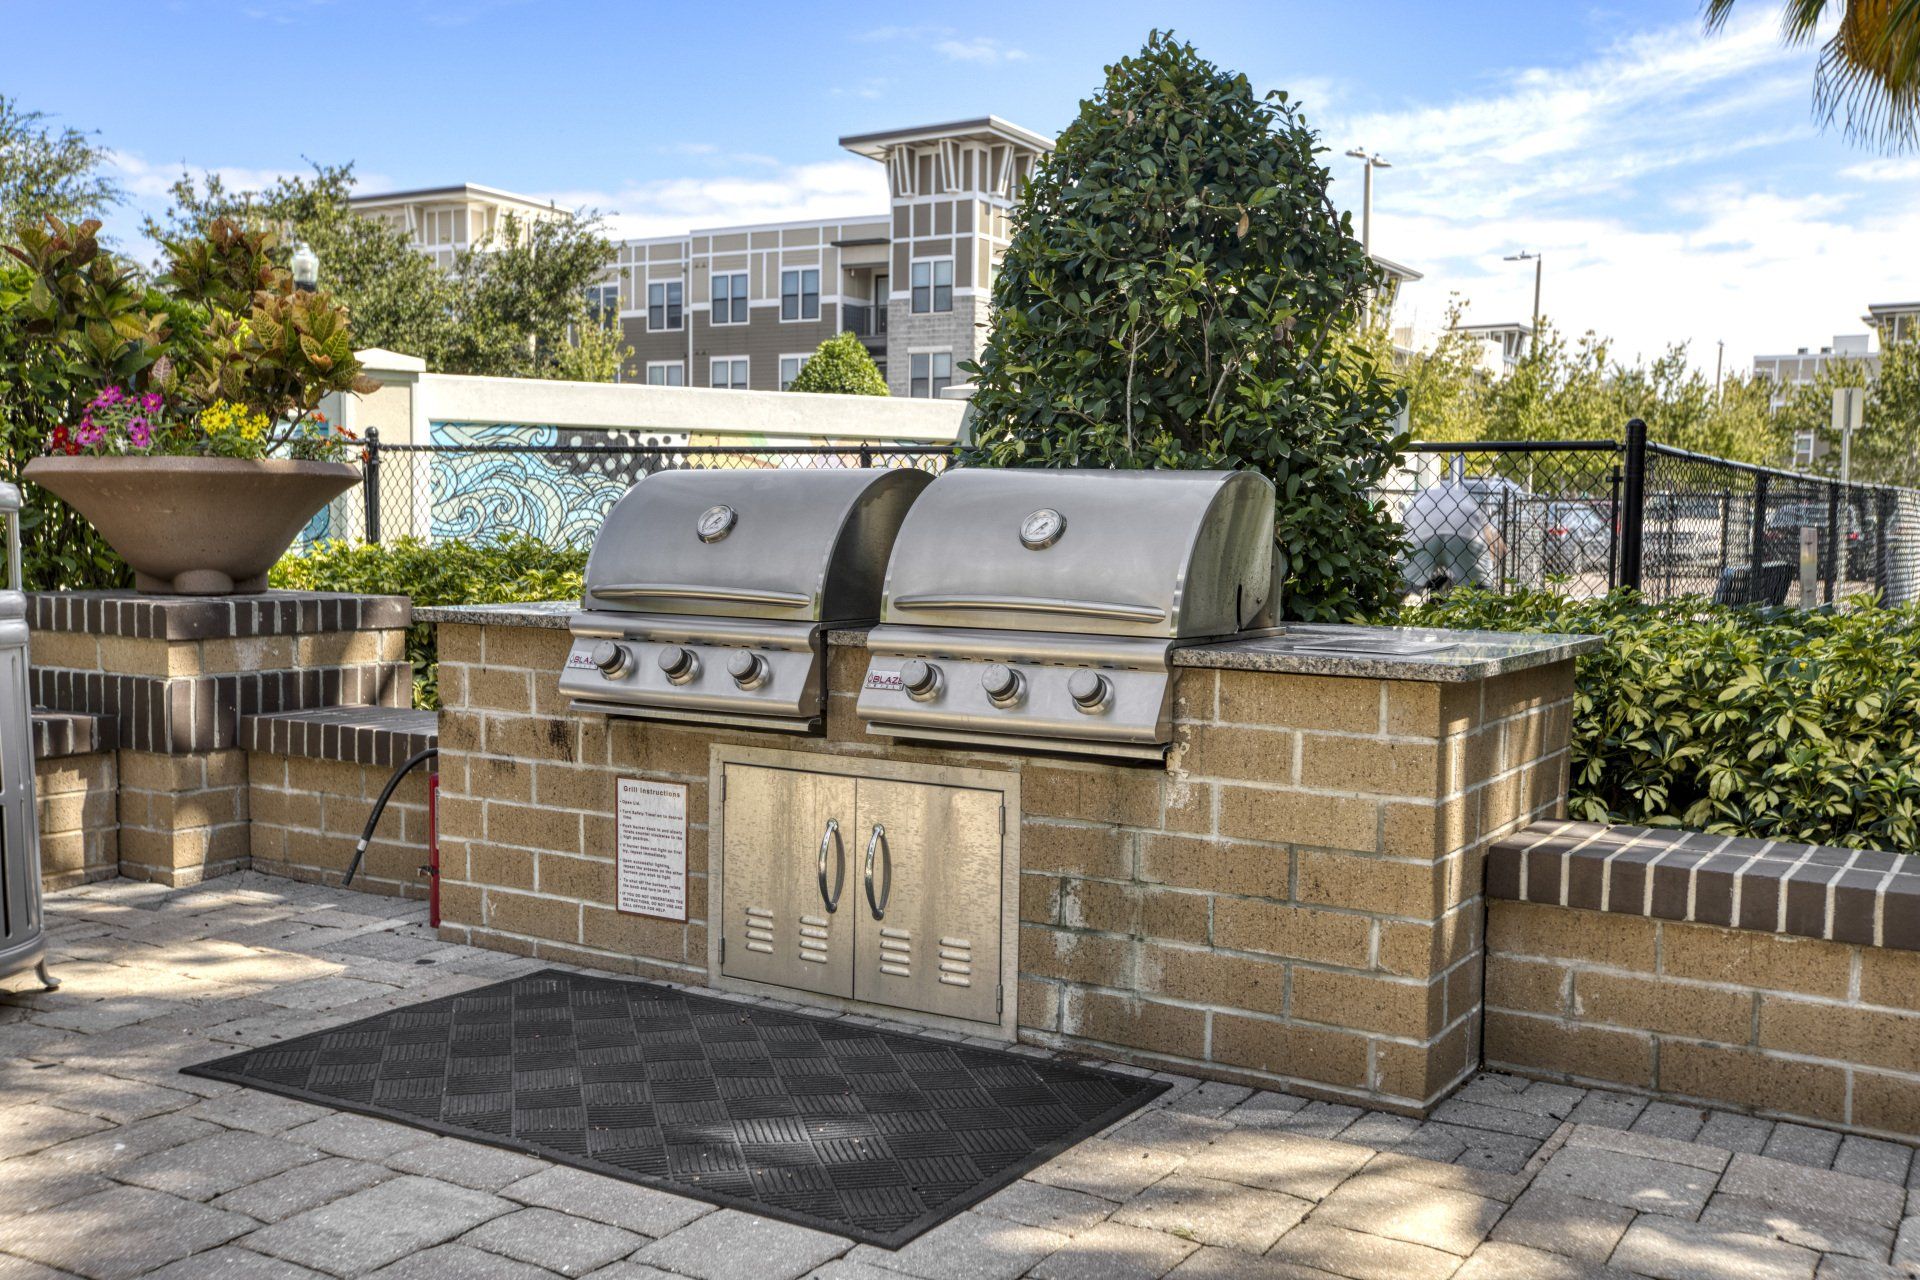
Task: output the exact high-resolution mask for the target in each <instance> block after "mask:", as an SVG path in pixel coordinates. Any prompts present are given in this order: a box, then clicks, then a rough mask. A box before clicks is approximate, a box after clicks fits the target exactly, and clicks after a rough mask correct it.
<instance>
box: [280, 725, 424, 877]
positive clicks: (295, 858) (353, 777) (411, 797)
mask: <svg viewBox="0 0 1920 1280" xmlns="http://www.w3.org/2000/svg"><path fill="white" fill-rule="evenodd" d="M427 768H428V767H427V766H422V767H420V768H418V769H415V770H414V771H413V773H411V774H409V775H408V776H407V778H406V780H405V781H403V782H402V783H401V784H400V786H399V787H398V788H396V789H395V791H394V793H393V797H392V799H390V800H388V801H387V807H386V810H385V812H384V813H382V814H381V816H380V825H379V828H378V829H377V830H376V831H375V833H374V840H373V843H371V844H369V845H368V846H367V856H366V858H365V859H364V860H363V861H362V862H361V864H360V870H359V871H358V872H357V873H355V875H354V878H353V887H354V888H355V889H356V890H359V891H361V892H364V893H382V894H387V895H390V896H393V897H407V898H424V897H426V896H427V889H428V885H429V881H428V879H427V877H425V876H423V875H421V874H420V868H421V867H422V866H424V865H426V863H427V859H428V856H429V853H428V835H429V831H428V814H427ZM392 775H393V770H392V769H391V768H389V767H388V766H386V765H360V764H347V763H341V762H338V761H333V760H311V759H307V758H306V757H303V756H278V755H268V754H266V753H264V752H254V753H252V754H251V755H250V756H249V758H248V761H247V807H248V812H249V815H250V822H249V828H248V830H249V836H250V843H249V849H250V852H251V853H252V857H253V869H254V870H255V871H265V872H268V873H270V874H272V875H282V876H289V877H291V878H293V879H295V880H308V881H313V882H316V883H319V884H339V883H340V882H341V879H342V877H344V876H345V874H346V870H347V865H348V863H350V862H351V861H352V859H353V849H354V846H355V845H356V844H357V843H358V842H359V840H360V832H361V830H362V829H363V828H365V826H366V824H367V815H368V814H369V813H371V812H372V811H373V803H374V801H375V800H377V799H378V798H379V796H380V789H381V788H382V787H384V786H386V784H387V779H388V778H389V777H391V776H392Z"/></svg>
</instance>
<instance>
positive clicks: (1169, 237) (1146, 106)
mask: <svg viewBox="0 0 1920 1280" xmlns="http://www.w3.org/2000/svg"><path fill="white" fill-rule="evenodd" d="M1322 151H1323V148H1321V147H1320V145H1319V142H1318V139H1317V138H1316V136H1315V135H1314V134H1313V132H1312V131H1311V130H1309V129H1308V128H1307V127H1306V125H1305V124H1304V123H1303V122H1302V121H1301V120H1300V118H1299V116H1298V114H1297V113H1296V111H1295V109H1294V107H1293V105H1292V104H1291V103H1290V102H1289V101H1288V99H1287V96H1286V95H1285V94H1284V93H1272V94H1268V95H1266V96H1264V97H1262V96H1261V95H1259V94H1256V93H1255V92H1254V91H1253V88H1252V86H1251V85H1250V84H1249V83H1248V81H1247V78H1246V77H1245V76H1243V75H1237V74H1230V73H1228V72H1225V71H1222V70H1221V69H1220V68H1219V67H1217V66H1215V65H1214V64H1213V63H1211V62H1208V61H1206V60H1205V59H1204V58H1202V57H1200V55H1199V54H1198V53H1197V52H1195V50H1194V48H1193V46H1192V45H1190V44H1186V43H1183V42H1180V41H1177V40H1175V39H1174V38H1173V36H1171V35H1170V34H1163V33H1160V32H1155V33H1153V35H1152V36H1151V37H1150V38H1149V39H1148V41H1147V44H1146V46H1145V47H1144V48H1143V49H1142V50H1141V51H1140V52H1139V54H1137V55H1136V56H1134V57H1130V58H1124V59H1122V60H1120V61H1119V62H1117V63H1115V64H1114V65H1112V66H1111V67H1109V68H1107V78H1106V83H1105V84H1104V85H1103V86H1102V87H1101V89H1100V91H1099V92H1098V93H1096V94H1095V95H1094V96H1093V97H1091V98H1089V99H1087V100H1086V101H1085V102H1083V103H1082V104H1081V108H1080V114H1079V116H1078V118H1076V119H1075V120H1074V122H1073V123H1072V124H1070V125H1069V126H1068V127H1067V129H1066V132H1064V133H1063V134H1062V135H1061V136H1060V140H1059V144H1058V146H1057V148H1056V149H1055V150H1054V152H1053V153H1052V154H1051V155H1050V156H1048V157H1046V158H1045V159H1044V160H1043V161H1042V162H1041V163H1040V165H1039V166H1038V168H1037V170H1036V172H1035V174H1034V177H1033V179H1032V181H1031V183H1030V184H1029V185H1028V187H1027V189H1026V191H1025V192H1024V193H1023V195H1022V198H1021V200H1020V203H1019V206H1018V208H1017V210H1016V211H1015V217H1014V230H1013V238H1012V242H1011V244H1010V245H1009V246H1008V249H1007V252H1006V256H1005V258H1004V260H1003V261H1002V263H1001V265H1000V269H999V274H998V275H997V277H996V278H995V281H994V286H993V331H992V334H991V336H990V337H989V339H988V342H987V345H986V349H985V351H984V353H983V354H982V356H981V359H980V362H979V364H978V366H977V367H975V368H973V369H972V372H973V373H974V381H975V385H976V387H977V390H976V392H975V395H974V399H973V407H974V420H975V423H976V428H975V431H976V435H975V440H976V444H975V446H974V448H973V449H972V451H971V457H972V460H973V461H976V462H983V463H987V464H992V465H1002V466H1050V467H1141V468H1144V467H1192V468H1210V467H1248V468H1256V469H1258V470H1260V471H1263V472H1265V473H1266V474H1267V475H1268V476H1270V477H1271V478H1272V479H1273V481H1274V483H1275V484H1276V485H1277V486H1278V487H1279V490H1280V504H1279V512H1278V516H1279V533H1280V539H1281V541H1282V543H1283V544H1284V546H1285V548H1286V550H1287V553H1288V557H1289V563H1290V565H1291V567H1292V576H1291V580H1290V582H1289V586H1288V595H1287V600H1286V604H1287V607H1288V610H1289V611H1290V612H1293V613H1296V614H1298V615H1299V616H1305V617H1315V618H1331V617H1338V616H1345V615H1353V614H1359V613H1363V612H1365V611H1367V610H1369V609H1371V608H1373V607H1375V606H1377V605H1378V604H1379V603H1381V602H1382V600H1383V599H1384V598H1385V597H1386V596H1387V595H1388V593H1389V592H1390V591H1391V590H1392V589H1393V586H1394V582H1395V579H1394V574H1393V569H1392V562H1393V556H1394V553H1395V551H1396V549H1397V547H1398V543H1399V535H1398V530H1397V528H1396V526H1395V525H1394V524H1393V522H1392V520H1391V519H1390V517H1389V516H1388V515H1387V513H1386V512H1385V511H1384V509H1383V508H1382V507H1381V506H1380V504H1379V503H1378V502H1377V501H1376V500H1375V499H1374V498H1373V497H1372V496H1371V493H1370V490H1371V489H1372V488H1373V486H1374V485H1376V484H1377V483H1378V482H1379V481H1380V480H1381V479H1382V478H1383V477H1384V476H1385V475H1386V473H1387V471H1388V470H1389V469H1390V468H1391V466H1392V464H1393V461H1394V456H1395V450H1396V447H1397V441H1396V439H1395V436H1394V428H1393V422H1394V418H1395V415H1396V413H1397V412H1398V409H1399V406H1400V400H1399V397H1398V395H1397V393H1396V392H1395V390H1394V388H1393V386H1392V385H1391V384H1390V382H1389V380H1388V377H1387V372H1386V369H1385V365H1384V361H1383V360H1382V359H1381V357H1380V356H1379V354H1378V352H1377V350H1376V349H1375V348H1374V347H1373V346H1371V345H1370V344H1367V343H1365V342H1360V341H1355V340H1353V337H1354V331H1355V330H1356V328H1357V327H1358V326H1359V324H1360V314H1361V309H1362V306H1363V304H1364V301H1365V299H1366V296H1367V294H1368V291H1369V290H1371V289H1373V288H1375V287H1377V286H1378V284H1379V275H1378V272H1377V271H1376V270H1375V269H1374V268H1373V266H1372V264H1371V263H1370V262H1369V261H1368V259H1367V256H1366V253H1365V251H1364V250H1363V249H1362V248H1361V246H1360V243H1359V241H1358V240H1356V239H1355V238H1354V236H1353V234H1352V231H1351V228H1350V226H1349V224H1348V219H1347V218H1346V216H1345V215H1344V214H1341V213H1340V212H1338V211H1337V210H1336V209H1335V208H1334V206H1333V203H1332V201H1331V200H1330V199H1329V198H1328V192H1327V187H1328V182H1329V175H1328V172H1327V169H1326V167H1325V166H1324V165H1322V164H1321V163H1320V161H1319V156H1320V154H1321V153H1322Z"/></svg>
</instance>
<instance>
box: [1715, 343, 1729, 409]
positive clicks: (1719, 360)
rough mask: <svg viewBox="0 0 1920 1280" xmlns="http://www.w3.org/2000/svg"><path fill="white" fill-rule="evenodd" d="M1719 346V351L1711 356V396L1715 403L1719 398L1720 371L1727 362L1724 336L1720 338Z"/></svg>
mask: <svg viewBox="0 0 1920 1280" xmlns="http://www.w3.org/2000/svg"><path fill="white" fill-rule="evenodd" d="M1719 346H1720V349H1719V351H1717V352H1715V353H1714V357H1713V398H1714V402H1715V403H1718V402H1719V400H1720V371H1721V369H1722V368H1723V367H1725V365H1726V363H1727V340H1726V339H1725V338H1722V339H1720V343H1719Z"/></svg>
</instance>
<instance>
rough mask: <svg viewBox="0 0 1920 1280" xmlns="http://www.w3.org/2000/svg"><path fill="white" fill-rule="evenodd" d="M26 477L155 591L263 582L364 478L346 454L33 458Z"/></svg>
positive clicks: (202, 590) (214, 590) (200, 590)
mask: <svg viewBox="0 0 1920 1280" xmlns="http://www.w3.org/2000/svg"><path fill="white" fill-rule="evenodd" d="M25 475H26V478H27V479H29V480H31V481H33V482H34V483H35V484H37V485H40V486H41V487H42V488H44V489H46V490H47V492H49V493H51V494H53V495H54V496H55V497H57V498H60V499H61V500H63V501H65V502H66V503H68V504H69V505H70V506H72V507H73V509H74V510H76V511H78V512H79V513H80V514H81V515H83V516H85V517H86V518H87V520H88V521H89V522H90V523H91V524H92V525H93V527H94V528H95V529H96V530H98V531H99V533H100V536H101V537H103V538H105V539H106V540H107V544H108V545H109V546H111V547H112V548H113V549H114V550H115V551H117V552H119V553H120V555H121V557H122V558H123V559H125V560H126V562H127V563H128V564H130V565H132V566H133V574H134V585H135V586H136V587H137V588H138V589H139V590H141V591H145V592H148V593H150V594H154V595H205V596H216V595H230V594H232V593H234V592H241V591H264V590H265V589H266V586H267V570H268V569H270V568H272V567H273V563H274V561H276V560H278V559H279V558H280V557H281V555H282V554H284V553H285V551H286V549H287V548H288V547H289V546H290V545H292V543H293V540H294V538H295V537H296V536H298V534H299V532H300V530H301V529H303V528H304V527H306V523H307V521H309V520H311V519H313V517H314V514H315V513H316V512H318V511H319V510H320V508H322V507H324V506H326V505H327V503H329V502H331V501H332V500H333V499H335V498H337V497H339V496H340V495H341V494H343V493H345V492H346V491H347V490H348V489H351V488H352V487H353V486H354V485H355V484H358V483H359V481H360V472H359V470H358V469H357V468H354V467H351V466H349V465H347V464H346V463H344V462H295V461H292V460H290V459H284V458H269V459H252V458H174V457H124V458H69V457H49V458H35V459H34V460H33V461H32V462H29V463H28V464H27V466H26V471H25Z"/></svg>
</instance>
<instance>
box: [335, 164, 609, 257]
mask: <svg viewBox="0 0 1920 1280" xmlns="http://www.w3.org/2000/svg"><path fill="white" fill-rule="evenodd" d="M347 204H348V207H349V208H351V209H352V210H353V211H354V212H355V213H358V214H360V215H361V216H363V217H367V218H372V219H373V220H374V221H376V222H381V223H384V224H386V225H387V226H388V227H391V228H392V229H394V230H396V231H400V232H403V233H405V234H406V236H407V237H408V238H409V239H410V240H412V241H413V246H414V248H416V249H418V250H419V251H420V252H422V253H424V254H426V255H427V256H428V257H430V258H432V259H433V261H434V264H435V265H436V266H438V267H439V268H440V269H441V270H443V271H444V270H446V269H448V268H449V267H451V266H452V265H453V263H454V259H455V258H457V257H458V256H459V255H460V254H461V253H462V252H464V251H466V250H468V249H471V248H473V247H474V246H475V245H477V244H483V243H485V242H486V241H488V240H490V239H492V238H494V237H495V236H497V235H499V234H501V232H502V230H503V224H504V223H505V220H506V217H507V215H508V214H512V215H513V216H514V217H515V218H517V219H518V220H519V221H520V222H521V223H522V224H526V223H530V222H536V221H540V220H543V219H548V218H571V217H573V214H572V212H571V211H569V210H566V209H562V208H560V207H558V206H557V205H555V204H553V203H552V202H551V201H547V200H537V199H535V198H534V197H532V196H523V195H516V194H514V193H513V192H511V191H502V190H500V189H499V188H497V187H483V186H478V185H476V184H474V183H471V182H463V183H461V184H460V185H459V186H453V187H428V188H423V189H421V190H418V191H388V192H382V193H379V194H373V195H364V196H355V197H353V198H352V199H351V200H349V201H348V202H347Z"/></svg>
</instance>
